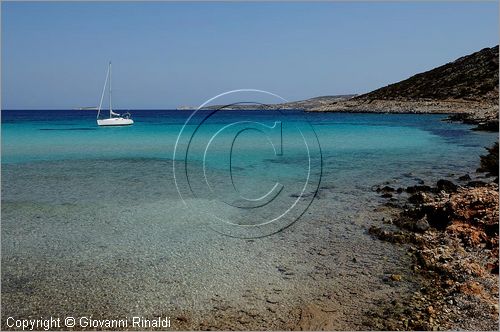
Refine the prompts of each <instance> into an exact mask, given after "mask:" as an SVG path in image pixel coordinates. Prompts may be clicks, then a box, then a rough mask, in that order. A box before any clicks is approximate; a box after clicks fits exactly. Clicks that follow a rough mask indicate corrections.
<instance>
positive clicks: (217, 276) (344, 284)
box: [2, 111, 496, 329]
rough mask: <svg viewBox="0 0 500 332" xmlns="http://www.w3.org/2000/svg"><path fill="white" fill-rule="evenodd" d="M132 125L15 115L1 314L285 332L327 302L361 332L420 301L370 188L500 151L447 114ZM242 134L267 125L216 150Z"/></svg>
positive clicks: (180, 118) (155, 120)
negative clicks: (409, 301)
mask: <svg viewBox="0 0 500 332" xmlns="http://www.w3.org/2000/svg"><path fill="white" fill-rule="evenodd" d="M132 113H133V115H134V120H135V121H136V123H135V124H134V126H132V127H126V128H98V127H97V126H96V125H95V119H94V118H93V113H92V112H90V113H89V112H85V111H4V112H3V113H2V309H3V313H4V315H3V317H7V316H9V315H14V316H17V317H27V316H44V315H48V316H50V315H52V316H54V315H56V316H57V315H59V316H63V315H68V314H73V315H82V314H93V315H94V316H98V315H100V316H103V317H106V315H111V316H113V317H120V316H124V315H143V316H149V317H153V316H154V315H161V314H163V315H165V314H167V315H170V316H172V317H173V318H175V317H179V316H183V317H184V316H185V319H184V318H183V319H182V320H179V321H176V322H175V323H174V328H175V327H177V328H193V327H200V326H202V327H205V328H208V327H210V326H216V327H219V328H224V327H225V328H254V329H259V328H261V329H263V328H278V329H283V328H287V327H288V328H293V327H294V326H293V325H287V324H291V323H290V322H291V321H293V319H294V317H295V318H297V315H298V314H297V313H295V314H294V309H296V308H300V307H303V306H304V305H307V304H310V303H318V305H321V306H323V307H325V306H326V307H328V308H330V309H331V311H329V312H331V315H333V316H334V317H335V322H336V324H335V327H336V328H338V329H341V328H344V329H345V328H347V329H348V328H359V327H361V326H362V319H361V318H360V315H362V313H363V312H364V310H366V309H367V308H369V307H370V305H374V303H375V301H376V300H377V299H380V298H387V297H395V296H398V294H399V293H404V292H407V291H409V290H411V289H412V287H414V284H413V283H412V279H411V278H410V277H408V278H407V280H406V281H405V282H402V283H400V284H399V285H397V286H394V285H387V284H384V283H383V282H381V276H382V275H383V274H384V273H394V272H400V273H403V274H411V272H410V271H407V270H406V269H405V264H404V261H405V260H406V259H407V258H406V257H405V256H404V251H403V250H402V251H401V252H400V251H394V247H392V246H390V245H387V244H385V243H381V242H380V241H375V240H373V239H371V237H370V236H368V235H367V234H366V229H367V227H369V226H370V225H371V224H373V223H376V222H379V219H377V218H381V215H379V214H377V213H376V212H373V210H374V209H375V208H376V207H377V206H378V205H379V204H380V203H381V202H383V200H382V199H380V198H379V197H378V195H377V194H376V193H374V192H373V191H372V190H371V188H372V187H373V186H374V185H380V184H382V183H384V182H389V183H390V185H393V186H394V187H399V186H406V185H410V184H415V183H416V182H419V181H420V182H421V181H425V182H427V183H430V182H434V181H435V180H436V179H438V178H443V177H449V178H452V179H453V178H457V177H458V176H460V175H463V174H465V173H468V172H473V171H474V170H475V168H477V166H478V160H479V158H478V157H479V155H480V154H483V153H484V151H485V150H484V149H483V147H484V146H489V145H490V144H491V143H492V142H493V141H494V140H495V139H496V135H495V134H490V133H481V132H474V131H471V130H470V127H469V126H467V125H462V124H451V123H447V122H443V121H441V119H442V118H443V117H444V116H442V115H394V114H392V115H385V114H326V113H325V114H318V113H307V114H304V113H301V112H295V111H293V112H286V113H284V114H281V113H276V112H260V111H259V112H256V111H245V112H243V111H228V112H225V113H217V114H213V115H212V116H210V117H209V118H207V119H206V121H204V122H201V125H199V124H200V121H201V120H202V119H204V118H205V117H206V116H207V115H209V113H208V112H205V113H202V114H201V115H200V114H198V118H197V117H195V118H194V119H195V120H196V121H195V125H193V124H189V125H188V126H186V127H183V124H184V122H185V121H186V119H187V118H188V116H189V114H190V113H189V112H186V111H135V112H132ZM306 120H307V121H306ZM245 121H253V122H257V123H258V124H255V123H252V124H251V125H250V126H249V128H247V130H244V131H241V134H240V135H239V136H238V138H237V139H236V140H233V137H234V135H235V134H236V133H238V131H239V130H241V129H244V128H245V125H240V127H236V126H234V127H228V130H226V131H222V132H221V133H220V134H219V135H216V136H214V134H215V133H217V131H218V130H220V129H221V128H222V127H224V126H227V125H230V124H234V123H244V122H245ZM277 121H278V122H281V129H282V130H281V131H279V132H278V131H276V130H272V129H269V128H271V127H272V126H273V125H274V124H275V123H276V122H277ZM263 126H264V127H263ZM247 127H248V126H247ZM182 128H184V132H183V133H185V134H186V137H187V138H188V139H187V140H186V139H185V138H186V137H181V138H180V139H179V141H178V144H177V150H176V157H175V160H173V153H174V150H175V149H176V141H177V138H178V134H179V131H180V130H181V129H182ZM259 130H260V131H259ZM263 131H264V132H265V133H266V134H268V135H267V136H266V135H264V134H263ZM300 133H302V134H303V135H304V136H301V134H300ZM212 137H215V138H214V140H213V141H212V143H211V144H210V145H208V148H207V144H208V142H209V140H210V138H212ZM304 137H305V138H304ZM304 139H305V140H306V141H307V142H308V143H309V145H307V146H306V145H305V144H304ZM316 139H317V141H316ZM233 142H234V145H232V143H233ZM271 142H272V144H273V145H272V144H271ZM317 143H319V144H317ZM187 144H189V150H188V152H187V154H186V153H185V151H186V146H187ZM231 146H232V149H233V150H232V151H233V153H232V155H231V154H229V153H228V150H229V151H230V150H231ZM273 146H274V149H273ZM275 150H276V151H275ZM205 152H206V153H205ZM308 153H309V155H308ZM186 156H187V159H186ZM204 156H205V157H204ZM204 162H205V163H204ZM229 165H231V169H232V173H231V172H229V171H228V169H229ZM174 169H175V172H174ZM186 174H188V175H186ZM308 176H309V177H308ZM320 180H321V181H320ZM207 184H208V185H207ZM275 184H278V186H279V188H281V189H280V190H281V191H279V194H278V195H277V196H276V197H275V198H274V199H263V200H257V198H259V197H261V196H264V195H265V194H266V193H267V192H268V191H269V190H270V189H271V188H273V186H274V185H275ZM176 185H177V186H176ZM318 189H319V190H318ZM178 191H180V193H181V194H182V196H180V195H179V192H178ZM252 204H253V205H252ZM290 207H293V208H291V210H290V212H289V213H288V214H286V215H285V216H284V217H282V218H278V217H279V216H280V215H281V214H283V212H284V211H286V210H287V209H289V208H290ZM276 218H278V219H276ZM274 219H276V220H275V221H273V222H271V223H268V222H269V221H271V220H274ZM297 219H298V220H297ZM256 225H259V226H256ZM283 228H284V230H283V231H281V232H280V230H281V229H283ZM269 234H273V235H270V236H266V235H269ZM227 235H229V236H227ZM262 236H263V237H262ZM243 238H251V239H243ZM353 258H356V260H355V262H354V261H353ZM289 314H290V315H291V316H290V317H291V318H290V319H286V317H287V315H289ZM294 315H295V316H294ZM299 316H300V315H299ZM297 319H298V318H297ZM175 324H177V325H175Z"/></svg>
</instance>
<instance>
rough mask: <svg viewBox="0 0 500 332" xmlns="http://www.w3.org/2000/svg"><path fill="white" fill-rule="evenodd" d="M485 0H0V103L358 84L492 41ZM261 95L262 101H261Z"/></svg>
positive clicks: (167, 103)
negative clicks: (109, 81)
mask: <svg viewBox="0 0 500 332" xmlns="http://www.w3.org/2000/svg"><path fill="white" fill-rule="evenodd" d="M498 10H499V8H498V3H497V2H496V1H495V2H419V3H417V2H376V3H366V2H351V3H347V2H326V3H325V2H314V3H305V2H304V3H300V2H299V3H297V2H290V3H283V2H269V3H262V2H213V3H200V2H185V3H178V2H105V3H101V2H46V3H43V2H5V1H2V3H1V12H2V13H1V18H2V22H1V37H2V40H1V46H2V48H1V76H2V77H1V84H2V85H1V97H2V100H1V106H2V109H71V108H75V107H80V106H97V104H98V102H99V98H100V93H101V89H102V87H103V84H104V79H105V75H106V70H107V64H108V61H110V60H112V62H113V104H114V107H115V108H118V109H168V108H176V107H178V106H183V105H184V106H185V105H189V106H198V105H200V104H201V103H203V102H204V101H205V100H207V99H209V98H211V97H213V96H215V95H217V94H220V93H222V92H225V91H228V90H234V89H243V88H253V89H260V90H266V91H270V92H272V93H276V94H278V95H280V96H282V97H284V98H285V99H287V100H301V99H306V98H311V97H316V96H322V95H337V94H351V93H364V92H368V91H371V90H373V89H376V88H378V87H381V86H385V85H387V84H390V83H393V82H397V81H399V80H402V79H405V78H407V77H409V76H411V75H413V74H416V73H418V72H421V71H425V70H429V69H432V68H434V67H436V66H439V65H442V64H445V63H447V62H450V61H453V60H455V59H456V58H459V57H461V56H464V55H466V54H470V53H473V52H475V51H478V50H480V49H482V48H485V47H492V46H495V45H497V44H498V39H499V34H498V30H499V21H498ZM264 102H268V101H264Z"/></svg>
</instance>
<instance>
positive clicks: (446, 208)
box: [368, 144, 499, 330]
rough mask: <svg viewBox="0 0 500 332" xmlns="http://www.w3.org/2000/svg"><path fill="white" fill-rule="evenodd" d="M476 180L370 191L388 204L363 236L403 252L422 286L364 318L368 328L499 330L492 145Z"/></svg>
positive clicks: (466, 177)
mask: <svg viewBox="0 0 500 332" xmlns="http://www.w3.org/2000/svg"><path fill="white" fill-rule="evenodd" d="M495 149H496V155H495ZM492 160H493V163H490V162H491V161H492ZM495 160H496V162H495ZM478 172H483V173H487V174H486V175H485V176H476V175H473V177H475V179H472V178H471V177H470V175H469V174H465V175H463V176H460V177H458V178H457V179H456V180H455V181H450V180H443V179H441V180H439V181H438V182H437V184H436V185H435V186H428V185H424V184H422V185H416V186H412V187H408V188H405V189H403V190H400V189H398V190H395V189H394V188H391V187H389V186H386V187H383V188H380V187H379V188H377V192H379V193H381V194H382V197H384V198H386V199H388V200H387V201H386V203H385V204H383V205H382V206H381V209H382V210H385V211H386V212H387V213H388V214H389V217H388V218H386V219H385V220H383V225H382V226H372V227H370V229H369V233H370V234H371V235H372V236H373V237H374V238H378V239H379V240H381V241H383V242H388V243H392V244H393V245H394V246H398V247H403V248H405V249H406V250H407V252H408V255H409V256H410V257H412V261H413V262H412V264H411V268H412V269H413V270H414V271H415V273H417V274H418V275H420V276H421V277H422V279H421V284H420V289H419V290H418V291H416V292H414V293H413V294H407V295H406V296H405V297H404V298H403V299H395V300H394V301H392V302H390V303H387V302H386V303H380V307H379V308H377V309H376V310H374V311H370V312H368V316H370V317H371V319H372V322H373V325H372V326H373V327H374V328H376V329H384V330H397V329H401V328H404V329H410V330H443V329H446V330H448V329H453V330H454V329H460V330H462V329H466V330H494V329H496V328H497V327H498V313H499V311H498V273H499V272H498V269H499V267H498V266H499V260H498V255H499V253H498V241H499V236H498V208H499V207H498V206H499V202H498V189H499V188H498V144H496V145H494V147H492V148H489V149H488V154H487V155H486V156H482V157H481V167H480V168H479V169H478ZM488 172H489V173H488ZM495 176H496V178H495ZM396 192H397V193H404V194H405V195H398V194H395V193H396Z"/></svg>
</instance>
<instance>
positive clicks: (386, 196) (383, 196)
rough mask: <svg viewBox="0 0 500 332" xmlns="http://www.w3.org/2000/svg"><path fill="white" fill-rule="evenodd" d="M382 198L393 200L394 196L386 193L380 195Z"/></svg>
mask: <svg viewBox="0 0 500 332" xmlns="http://www.w3.org/2000/svg"><path fill="white" fill-rule="evenodd" d="M380 197H382V198H391V197H392V194H389V193H385V194H382V195H380Z"/></svg>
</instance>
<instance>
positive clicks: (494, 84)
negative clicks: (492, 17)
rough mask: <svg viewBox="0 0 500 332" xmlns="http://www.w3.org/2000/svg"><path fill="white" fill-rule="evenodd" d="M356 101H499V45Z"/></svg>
mask: <svg viewBox="0 0 500 332" xmlns="http://www.w3.org/2000/svg"><path fill="white" fill-rule="evenodd" d="M356 99H368V100H374V99H381V100H419V99H433V100H448V99H461V100H471V101H489V102H492V101H493V102H498V46H496V47H492V48H485V49H482V50H481V51H479V52H475V53H473V54H470V55H467V56H464V57H461V58H459V59H457V60H455V61H453V62H450V63H447V64H445V65H443V66H440V67H437V68H434V69H432V70H429V71H426V72H423V73H420V74H417V75H414V76H412V77H410V78H408V79H406V80H404V81H401V82H398V83H394V84H391V85H388V86H386V87H383V88H380V89H377V90H375V91H372V92H370V93H367V94H364V95H360V96H358V97H356Z"/></svg>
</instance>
